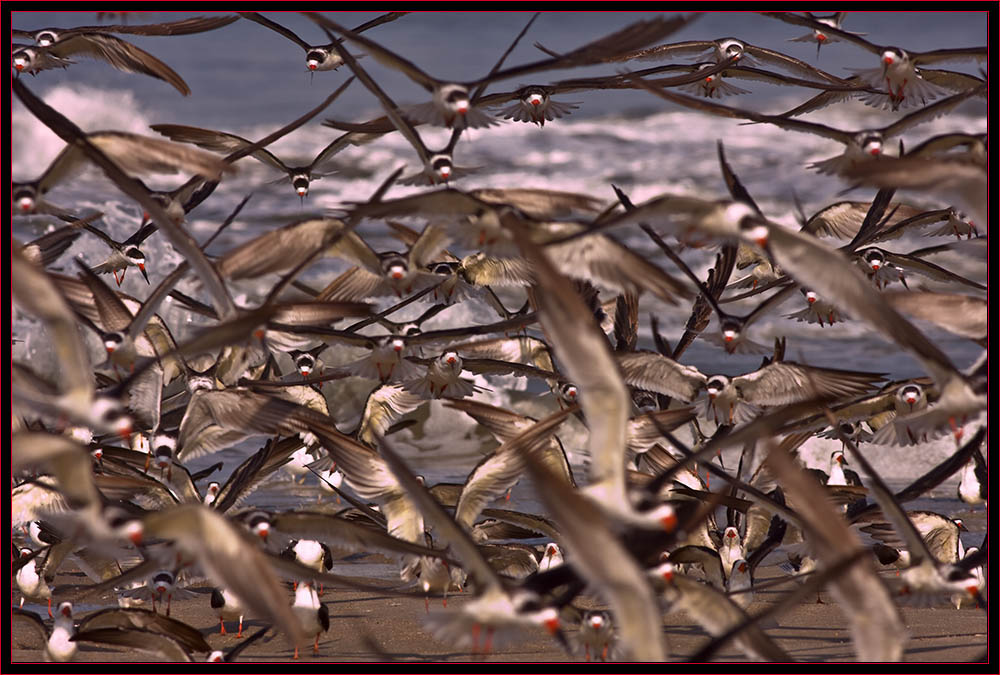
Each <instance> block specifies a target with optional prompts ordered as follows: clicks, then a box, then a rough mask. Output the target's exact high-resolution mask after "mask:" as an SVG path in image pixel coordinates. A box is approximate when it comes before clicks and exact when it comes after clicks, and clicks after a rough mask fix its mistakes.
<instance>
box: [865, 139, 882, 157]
mask: <svg viewBox="0 0 1000 675" xmlns="http://www.w3.org/2000/svg"><path fill="white" fill-rule="evenodd" d="M861 152H863V153H864V154H866V155H871V156H872V157H878V156H879V155H881V154H882V141H881V139H878V138H875V137H869V138H866V139H865V140H864V144H863V145H862V146H861Z"/></svg>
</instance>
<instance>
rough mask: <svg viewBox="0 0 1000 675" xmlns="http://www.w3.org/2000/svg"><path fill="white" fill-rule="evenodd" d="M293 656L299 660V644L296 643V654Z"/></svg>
mask: <svg viewBox="0 0 1000 675" xmlns="http://www.w3.org/2000/svg"><path fill="white" fill-rule="evenodd" d="M292 658H293V659H295V660H296V661H298V659H299V646H298V645H295V655H294V656H293V657H292Z"/></svg>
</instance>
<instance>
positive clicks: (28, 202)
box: [17, 197, 35, 213]
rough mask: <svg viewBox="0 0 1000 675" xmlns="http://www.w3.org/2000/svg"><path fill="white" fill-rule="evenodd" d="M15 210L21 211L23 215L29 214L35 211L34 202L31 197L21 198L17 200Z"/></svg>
mask: <svg viewBox="0 0 1000 675" xmlns="http://www.w3.org/2000/svg"><path fill="white" fill-rule="evenodd" d="M17 208H19V209H21V211H22V212H23V213H29V212H31V211H34V210H35V200H34V198H32V197H21V198H20V199H18V200H17Z"/></svg>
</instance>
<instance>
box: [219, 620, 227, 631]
mask: <svg viewBox="0 0 1000 675" xmlns="http://www.w3.org/2000/svg"><path fill="white" fill-rule="evenodd" d="M225 634H226V622H225V621H223V620H222V618H221V617H220V618H219V635H225Z"/></svg>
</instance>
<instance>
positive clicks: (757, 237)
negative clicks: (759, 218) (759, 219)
mask: <svg viewBox="0 0 1000 675" xmlns="http://www.w3.org/2000/svg"><path fill="white" fill-rule="evenodd" d="M769 235H770V232H768V229H767V226H766V225H754V226H753V227H751V228H749V229H747V230H744V231H743V233H742V236H743V238H744V239H746V240H748V241H752V242H753V243H755V244H757V245H758V246H760V247H761V248H765V247H766V246H767V238H768V236H769Z"/></svg>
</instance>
